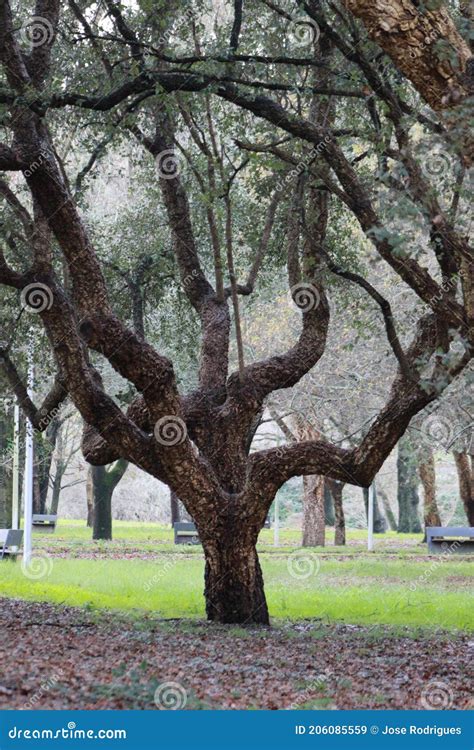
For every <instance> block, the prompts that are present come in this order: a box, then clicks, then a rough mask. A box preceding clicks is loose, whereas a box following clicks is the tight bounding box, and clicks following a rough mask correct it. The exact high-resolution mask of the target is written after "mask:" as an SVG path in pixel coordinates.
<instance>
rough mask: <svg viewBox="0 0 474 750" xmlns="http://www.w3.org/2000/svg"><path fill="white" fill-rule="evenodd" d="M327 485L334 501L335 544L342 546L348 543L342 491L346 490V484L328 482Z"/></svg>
mask: <svg viewBox="0 0 474 750" xmlns="http://www.w3.org/2000/svg"><path fill="white" fill-rule="evenodd" d="M326 484H327V485H328V486H329V488H330V491H331V495H332V497H333V501H334V511H335V522H334V544H335V545H336V546H342V545H344V544H345V543H346V519H345V516H344V507H343V505H342V491H343V489H344V484H343V483H342V482H337V481H335V480H328V481H327V482H326Z"/></svg>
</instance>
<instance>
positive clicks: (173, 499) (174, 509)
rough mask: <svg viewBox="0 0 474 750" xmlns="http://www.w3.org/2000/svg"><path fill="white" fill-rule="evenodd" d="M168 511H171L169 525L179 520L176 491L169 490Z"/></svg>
mask: <svg viewBox="0 0 474 750" xmlns="http://www.w3.org/2000/svg"><path fill="white" fill-rule="evenodd" d="M170 511H171V526H174V524H175V523H178V522H179V521H180V520H181V513H180V508H179V499H178V496H177V494H176V492H173V490H170Z"/></svg>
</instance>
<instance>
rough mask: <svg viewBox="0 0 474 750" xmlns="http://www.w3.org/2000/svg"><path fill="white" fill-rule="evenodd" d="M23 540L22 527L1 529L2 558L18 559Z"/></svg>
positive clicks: (0, 549)
mask: <svg viewBox="0 0 474 750" xmlns="http://www.w3.org/2000/svg"><path fill="white" fill-rule="evenodd" d="M22 541H23V530H22V529H0V560H16V556H17V555H18V554H19V548H20V547H21V543H22Z"/></svg>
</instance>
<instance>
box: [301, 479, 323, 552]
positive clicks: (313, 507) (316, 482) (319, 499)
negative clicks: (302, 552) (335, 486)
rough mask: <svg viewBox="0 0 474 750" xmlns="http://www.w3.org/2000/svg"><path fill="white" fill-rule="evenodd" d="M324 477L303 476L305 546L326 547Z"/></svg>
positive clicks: (303, 542)
mask: <svg viewBox="0 0 474 750" xmlns="http://www.w3.org/2000/svg"><path fill="white" fill-rule="evenodd" d="M325 532H326V527H325V520H324V478H323V477H318V476H307V477H303V541H302V544H303V547H324V544H325Z"/></svg>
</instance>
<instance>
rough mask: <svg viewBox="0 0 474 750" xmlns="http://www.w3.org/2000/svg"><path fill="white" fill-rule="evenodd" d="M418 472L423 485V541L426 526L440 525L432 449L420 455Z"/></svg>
mask: <svg viewBox="0 0 474 750" xmlns="http://www.w3.org/2000/svg"><path fill="white" fill-rule="evenodd" d="M418 472H419V474H420V479H421V483H422V485H423V516H424V523H425V536H424V539H423V541H426V527H427V526H441V525H442V524H441V517H440V515H439V510H438V504H437V502H436V466H435V458H434V454H433V451H430V452H429V453H428V454H426V455H425V456H423V457H422V459H421V460H420V463H419V464H418Z"/></svg>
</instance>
